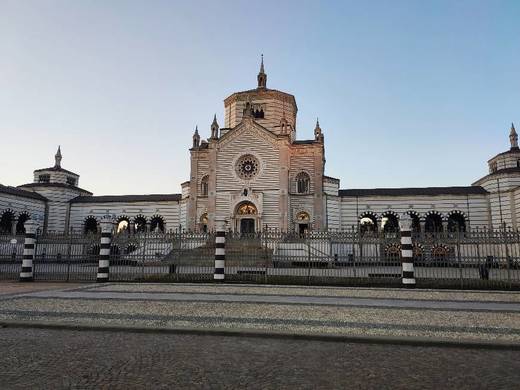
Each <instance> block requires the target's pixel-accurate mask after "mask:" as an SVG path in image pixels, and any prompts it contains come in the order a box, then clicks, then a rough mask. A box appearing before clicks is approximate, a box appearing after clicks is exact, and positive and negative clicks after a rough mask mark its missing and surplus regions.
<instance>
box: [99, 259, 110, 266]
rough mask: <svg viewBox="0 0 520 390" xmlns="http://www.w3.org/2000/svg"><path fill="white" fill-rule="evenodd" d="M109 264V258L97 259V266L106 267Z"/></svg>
mask: <svg viewBox="0 0 520 390" xmlns="http://www.w3.org/2000/svg"><path fill="white" fill-rule="evenodd" d="M108 266H109V260H99V267H101V268H103V267H108Z"/></svg>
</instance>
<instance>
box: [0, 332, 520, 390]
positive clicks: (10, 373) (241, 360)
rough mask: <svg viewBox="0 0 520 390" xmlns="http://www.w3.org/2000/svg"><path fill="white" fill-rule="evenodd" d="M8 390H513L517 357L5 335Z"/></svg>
mask: <svg viewBox="0 0 520 390" xmlns="http://www.w3.org/2000/svg"><path fill="white" fill-rule="evenodd" d="M0 348H1V350H2V351H9V353H2V354H1V355H0V367H2V374H1V376H2V389H27V388H31V389H125V390H126V389H183V388H188V389H383V388H400V389H486V388H487V389H513V388H516V387H517V386H518V381H519V380H520V363H519V361H520V359H519V358H518V357H519V356H518V352H517V351H507V350H485V349H484V350H474V349H465V348H439V347H426V346H422V347H421V346H397V345H384V344H364V343H348V342H327V341H318V340H297V339H278V338H250V337H230V336H211V335H206V336H204V335H186V334H157V333H150V334H148V333H128V332H99V331H96V332H93V331H74V330H49V329H20V328H4V329H1V328H0Z"/></svg>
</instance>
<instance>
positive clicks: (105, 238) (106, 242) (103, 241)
mask: <svg viewBox="0 0 520 390" xmlns="http://www.w3.org/2000/svg"><path fill="white" fill-rule="evenodd" d="M101 243H102V244H110V237H101Z"/></svg>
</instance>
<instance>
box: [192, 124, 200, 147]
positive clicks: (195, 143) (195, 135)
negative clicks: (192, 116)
mask: <svg viewBox="0 0 520 390" xmlns="http://www.w3.org/2000/svg"><path fill="white" fill-rule="evenodd" d="M199 145H200V135H199V128H198V126H195V133H193V147H194V148H198V147H199Z"/></svg>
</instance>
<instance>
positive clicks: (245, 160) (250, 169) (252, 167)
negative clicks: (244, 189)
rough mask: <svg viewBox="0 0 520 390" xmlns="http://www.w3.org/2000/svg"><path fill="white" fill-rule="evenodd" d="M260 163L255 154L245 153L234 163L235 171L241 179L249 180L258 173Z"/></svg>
mask: <svg viewBox="0 0 520 390" xmlns="http://www.w3.org/2000/svg"><path fill="white" fill-rule="evenodd" d="M259 170H260V163H259V162H258V160H257V158H256V157H255V156H252V155H251V154H245V155H243V156H242V157H240V158H239V159H238V161H237V164H236V172H237V174H238V176H239V177H240V178H241V179H244V180H251V179H252V178H253V177H255V176H256V175H257V174H258V171H259Z"/></svg>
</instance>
